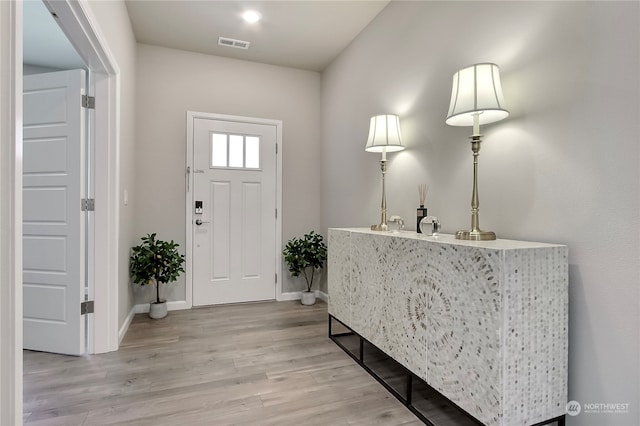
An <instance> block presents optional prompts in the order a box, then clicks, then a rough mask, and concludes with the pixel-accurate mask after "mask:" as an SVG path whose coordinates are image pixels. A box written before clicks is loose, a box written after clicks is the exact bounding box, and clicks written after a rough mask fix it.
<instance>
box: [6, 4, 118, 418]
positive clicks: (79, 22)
mask: <svg viewBox="0 0 640 426" xmlns="http://www.w3.org/2000/svg"><path fill="white" fill-rule="evenodd" d="M45 5H46V6H47V7H48V8H49V9H50V10H53V11H55V13H56V14H57V15H58V18H59V22H60V24H61V27H62V28H63V31H64V32H65V33H66V35H67V37H68V38H69V40H70V41H71V43H72V44H73V45H74V46H75V47H76V49H77V50H78V52H79V54H80V56H81V57H82V58H83V59H84V60H85V62H86V63H88V64H91V66H90V67H89V69H90V70H91V71H92V72H93V73H94V77H95V80H94V81H95V88H94V90H95V92H94V93H95V95H96V97H99V98H100V99H101V100H100V102H99V103H98V104H97V106H96V110H95V118H96V120H95V125H94V129H95V144H96V150H95V154H96V164H95V186H94V191H95V192H94V193H95V196H96V198H99V200H100V208H99V209H98V210H96V212H95V219H94V220H95V224H96V235H95V237H94V238H95V240H94V241H95V246H96V247H95V251H94V256H95V260H96V261H95V262H94V264H93V271H92V272H93V274H92V275H93V281H94V284H95V285H94V296H95V298H96V299H95V300H96V301H98V307H97V308H98V309H97V310H96V313H95V314H94V318H93V320H92V321H90V322H89V327H90V328H92V329H93V333H92V339H89V349H90V351H91V352H93V353H100V352H109V351H113V350H117V349H118V344H119V342H118V279H117V278H118V277H117V273H118V235H117V234H118V229H119V228H118V225H119V224H118V196H119V191H118V187H119V182H118V180H119V179H118V170H119V166H118V149H119V143H120V141H119V135H118V130H119V118H118V114H119V109H118V103H117V101H118V91H119V69H118V66H117V64H116V61H115V60H114V58H113V56H112V55H111V53H110V51H109V49H108V47H107V45H106V42H105V41H104V36H103V35H102V33H101V32H100V30H99V27H98V25H97V21H96V19H95V17H94V16H93V14H92V13H91V12H90V6H88V4H87V0H79V1H73V2H72V1H69V0H64V1H51V0H45ZM0 140H1V141H2V142H1V143H0V197H2V200H3V203H2V205H1V206H0V230H1V231H2V234H3V236H4V235H6V236H8V238H4V237H3V238H2V240H1V241H0V340H1V341H2V342H3V345H2V347H1V348H0V377H2V380H0V424H16V425H20V424H22V421H23V413H22V411H23V406H22V404H23V397H22V392H23V387H22V374H23V366H22V4H21V2H17V1H15V2H14V1H8V2H7V1H0Z"/></svg>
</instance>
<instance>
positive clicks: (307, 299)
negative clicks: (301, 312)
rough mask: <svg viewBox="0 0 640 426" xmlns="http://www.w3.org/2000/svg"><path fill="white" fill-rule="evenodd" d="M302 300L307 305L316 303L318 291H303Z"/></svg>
mask: <svg viewBox="0 0 640 426" xmlns="http://www.w3.org/2000/svg"><path fill="white" fill-rule="evenodd" d="M300 302H302V304H303V305H306V306H311V305H315V303H316V293H315V292H314V291H303V292H302V297H301V298H300Z"/></svg>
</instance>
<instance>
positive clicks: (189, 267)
mask: <svg viewBox="0 0 640 426" xmlns="http://www.w3.org/2000/svg"><path fill="white" fill-rule="evenodd" d="M197 118H202V119H210V120H220V121H231V122H237V123H248V124H265V125H270V126H275V127H276V146H277V150H278V151H277V155H276V209H277V211H278V215H277V217H276V239H275V243H276V246H275V253H276V256H275V257H276V258H275V268H276V269H275V271H276V275H277V281H276V300H281V299H282V261H281V258H280V256H279V255H278V254H279V253H281V252H282V120H272V119H268V118H255V117H243V116H238V115H226V114H215V113H208V112H196V111H187V143H186V147H187V153H186V163H187V164H186V166H185V194H186V197H185V228H186V244H185V246H186V256H185V257H186V263H185V271H186V272H185V280H186V284H185V286H186V287H185V301H184V303H183V304H184V308H186V309H188V308H191V307H193V256H192V255H193V173H190V171H192V170H193V143H194V140H193V126H194V121H195V119H197ZM178 303H180V302H178ZM184 308H183V309H184ZM173 309H180V307H179V306H174V307H173Z"/></svg>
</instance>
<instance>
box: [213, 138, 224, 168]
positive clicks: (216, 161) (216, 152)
mask: <svg viewBox="0 0 640 426" xmlns="http://www.w3.org/2000/svg"><path fill="white" fill-rule="evenodd" d="M211 167H227V135H225V134H223V133H212V134H211Z"/></svg>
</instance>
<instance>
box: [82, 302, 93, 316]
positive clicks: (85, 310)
mask: <svg viewBox="0 0 640 426" xmlns="http://www.w3.org/2000/svg"><path fill="white" fill-rule="evenodd" d="M92 313H93V300H87V301H86V302H82V303H80V315H86V314H92Z"/></svg>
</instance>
